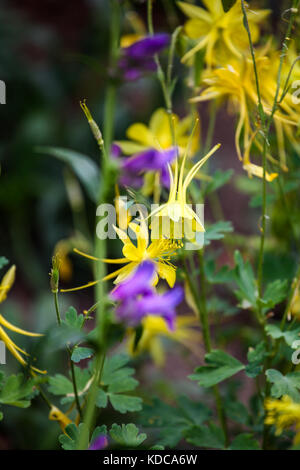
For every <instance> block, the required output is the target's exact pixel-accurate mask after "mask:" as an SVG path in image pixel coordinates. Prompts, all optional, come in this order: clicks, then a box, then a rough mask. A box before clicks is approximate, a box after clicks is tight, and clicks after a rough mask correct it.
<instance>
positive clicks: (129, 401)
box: [109, 393, 143, 414]
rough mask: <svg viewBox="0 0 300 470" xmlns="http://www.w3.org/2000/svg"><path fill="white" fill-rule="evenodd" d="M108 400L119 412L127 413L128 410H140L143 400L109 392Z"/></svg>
mask: <svg viewBox="0 0 300 470" xmlns="http://www.w3.org/2000/svg"><path fill="white" fill-rule="evenodd" d="M109 400H110V402H111V404H112V407H113V408H114V409H115V410H116V411H119V413H122V414H124V413H127V412H128V411H130V412H134V411H141V409H142V403H143V400H142V399H141V398H139V397H131V396H128V395H116V394H114V393H110V394H109Z"/></svg>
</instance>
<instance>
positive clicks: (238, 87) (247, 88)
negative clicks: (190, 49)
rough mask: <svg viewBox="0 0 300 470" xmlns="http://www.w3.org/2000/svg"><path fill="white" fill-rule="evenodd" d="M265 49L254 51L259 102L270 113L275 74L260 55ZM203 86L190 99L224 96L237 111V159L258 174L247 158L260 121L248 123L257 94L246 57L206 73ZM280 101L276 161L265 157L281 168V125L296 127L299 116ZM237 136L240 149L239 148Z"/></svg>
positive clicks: (248, 59) (201, 99)
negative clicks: (197, 94)
mask: <svg viewBox="0 0 300 470" xmlns="http://www.w3.org/2000/svg"><path fill="white" fill-rule="evenodd" d="M264 52H265V50H261V51H258V53H257V70H258V75H259V80H260V84H261V87H260V88H261V95H262V102H263V106H264V109H265V112H266V113H267V114H270V113H271V110H272V103H273V101H272V100H274V96H275V93H276V75H275V72H274V70H272V69H271V60H270V59H269V58H268V57H266V56H265V55H264ZM203 85H204V89H203V90H202V92H201V94H200V96H198V97H196V98H193V99H192V100H191V101H193V102H203V101H208V100H212V99H218V100H221V101H222V100H224V99H227V101H228V105H229V111H230V112H233V113H236V114H239V120H238V123H237V128H236V134H235V146H236V151H237V154H238V156H239V158H240V160H243V163H244V165H245V166H246V168H245V169H246V170H247V171H248V173H250V174H253V175H255V176H258V177H261V175H262V170H258V169H257V168H256V167H252V166H251V165H250V164H251V161H250V153H251V149H252V147H253V144H254V141H255V144H256V145H257V147H258V148H261V145H262V144H261V142H260V141H259V140H258V138H257V137H258V134H259V130H260V126H261V123H260V122H259V120H257V122H256V123H255V126H256V127H255V128H253V127H252V125H251V116H255V115H256V110H257V103H258V96H257V90H256V84H255V76H254V69H253V62H252V60H251V58H250V57H246V56H245V57H244V58H243V59H241V60H239V61H237V60H233V61H231V62H230V63H229V64H228V65H226V66H224V67H220V68H216V69H214V70H210V71H208V72H207V73H206V75H205V77H204V79H203ZM287 99H290V98H289V97H288V96H287V97H286V98H285V100H283V101H282V102H281V103H280V104H279V106H278V110H277V111H276V112H275V115H274V122H275V130H276V134H277V141H278V147H279V150H280V151H279V155H280V162H279V161H278V160H277V159H275V158H274V157H272V155H270V153H268V154H267V157H268V159H269V160H270V161H271V162H272V163H274V164H277V165H278V164H280V166H281V168H282V169H283V170H285V171H286V170H287V167H286V160H285V152H284V137H283V131H284V129H285V128H286V127H285V126H294V127H296V126H297V123H298V121H299V116H298V117H297V115H296V113H295V111H294V110H293V109H292V108H291V106H289V105H287V102H286V100H287ZM241 139H242V142H243V144H242V148H243V150H242V149H241ZM274 177H275V175H267V179H268V180H269V181H272V179H274Z"/></svg>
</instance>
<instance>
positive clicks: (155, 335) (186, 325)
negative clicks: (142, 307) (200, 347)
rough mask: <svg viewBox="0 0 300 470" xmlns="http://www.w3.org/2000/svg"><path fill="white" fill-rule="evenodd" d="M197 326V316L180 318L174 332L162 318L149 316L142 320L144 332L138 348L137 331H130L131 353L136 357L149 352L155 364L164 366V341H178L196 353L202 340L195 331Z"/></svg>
mask: <svg viewBox="0 0 300 470" xmlns="http://www.w3.org/2000/svg"><path fill="white" fill-rule="evenodd" d="M197 325H198V322H197V318H196V317H195V316H193V315H190V316H179V317H177V318H176V322H175V329H174V331H170V329H169V328H168V325H167V323H166V321H165V320H164V319H163V318H162V317H158V316H157V315H147V316H146V317H145V318H143V320H142V328H143V332H142V335H141V338H140V339H139V341H138V343H137V345H136V347H135V343H136V331H135V330H134V329H129V330H128V350H129V353H130V354H131V355H132V356H133V357H134V356H138V355H140V354H142V353H144V352H149V353H150V355H151V357H152V359H153V360H154V362H155V364H156V365H157V366H163V365H164V363H165V352H164V348H163V344H162V339H163V338H168V339H171V340H173V341H177V342H179V343H181V344H183V345H184V346H186V347H187V348H189V349H191V350H192V351H194V352H196V346H197V344H198V343H199V340H200V334H199V332H198V331H196V330H195V329H194V328H195V327H196V326H197Z"/></svg>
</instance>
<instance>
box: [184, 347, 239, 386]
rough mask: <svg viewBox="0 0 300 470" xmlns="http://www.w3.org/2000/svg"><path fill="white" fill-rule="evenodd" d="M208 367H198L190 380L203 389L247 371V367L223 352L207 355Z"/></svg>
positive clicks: (218, 351)
mask: <svg viewBox="0 0 300 470" xmlns="http://www.w3.org/2000/svg"><path fill="white" fill-rule="evenodd" d="M205 361H206V362H207V366H201V367H197V369H196V370H195V373H194V374H192V375H190V376H189V378H190V379H192V380H196V381H197V382H198V384H199V385H200V386H202V387H212V386H213V385H216V384H218V383H219V382H222V381H223V380H225V379H228V378H229V377H232V376H233V375H235V374H237V373H238V372H240V371H241V370H243V369H245V366H244V365H243V364H242V363H241V362H240V361H238V360H237V359H235V358H234V357H232V356H231V355H230V354H227V353H225V352H224V351H221V350H213V351H211V352H210V353H208V354H206V355H205Z"/></svg>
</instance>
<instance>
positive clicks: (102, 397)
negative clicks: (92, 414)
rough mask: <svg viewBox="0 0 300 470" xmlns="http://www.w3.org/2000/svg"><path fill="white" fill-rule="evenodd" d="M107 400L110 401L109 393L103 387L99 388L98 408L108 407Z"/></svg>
mask: <svg viewBox="0 0 300 470" xmlns="http://www.w3.org/2000/svg"><path fill="white" fill-rule="evenodd" d="M107 402H108V398H107V394H106V393H105V391H104V390H102V388H99V389H98V390H97V395H96V406H98V408H106V407H107Z"/></svg>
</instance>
